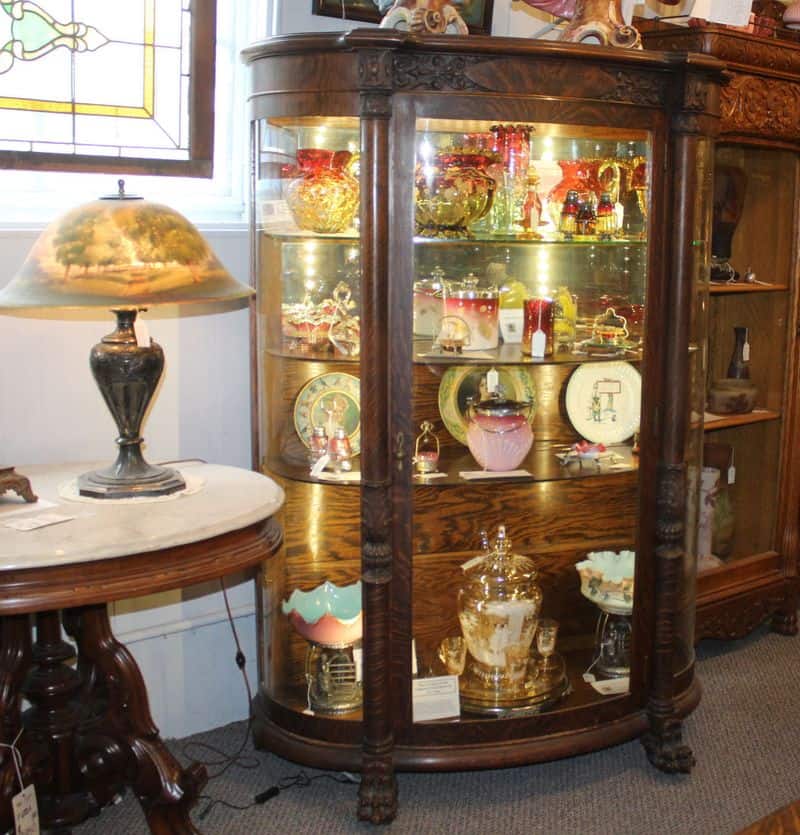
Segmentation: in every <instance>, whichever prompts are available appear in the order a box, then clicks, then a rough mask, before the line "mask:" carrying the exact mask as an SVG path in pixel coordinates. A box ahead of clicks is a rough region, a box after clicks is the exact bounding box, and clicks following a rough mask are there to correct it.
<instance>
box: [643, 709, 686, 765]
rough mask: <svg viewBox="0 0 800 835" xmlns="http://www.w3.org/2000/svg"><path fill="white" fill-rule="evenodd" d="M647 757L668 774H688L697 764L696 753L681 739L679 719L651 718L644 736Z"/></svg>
mask: <svg viewBox="0 0 800 835" xmlns="http://www.w3.org/2000/svg"><path fill="white" fill-rule="evenodd" d="M642 745H644V749H645V751H646V752H647V759H648V760H650V762H651V763H652V764H653V765H654V766H655V767H656V768H657V769H658V770H659V771H663V772H665V773H667V774H688V773H689V772H690V771H691V770H692V767H693V766H694V764H695V758H694V754H692V749H691V748H690V747H689V746H688V745H684V744H683V741H682V739H681V722H680V720H679V719H669V720H666V721H663V720H656V721H652V720H651V728H650V730H649V731H647V733H645V734H644V735H643V736H642Z"/></svg>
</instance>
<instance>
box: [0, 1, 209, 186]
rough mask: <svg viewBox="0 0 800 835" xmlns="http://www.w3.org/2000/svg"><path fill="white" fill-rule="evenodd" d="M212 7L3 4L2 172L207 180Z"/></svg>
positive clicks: (126, 3) (0, 48)
mask: <svg viewBox="0 0 800 835" xmlns="http://www.w3.org/2000/svg"><path fill="white" fill-rule="evenodd" d="M215 18H216V1H215V0H36V1H35V2H33V0H11V2H8V1H7V0H0V166H4V167H11V168H45V169H54V170H67V169H69V170H84V171H88V170H93V171H99V170H102V171H108V172H140V173H164V174H184V175H195V176H211V157H212V149H213V92H214V90H213V88H214V39H215Z"/></svg>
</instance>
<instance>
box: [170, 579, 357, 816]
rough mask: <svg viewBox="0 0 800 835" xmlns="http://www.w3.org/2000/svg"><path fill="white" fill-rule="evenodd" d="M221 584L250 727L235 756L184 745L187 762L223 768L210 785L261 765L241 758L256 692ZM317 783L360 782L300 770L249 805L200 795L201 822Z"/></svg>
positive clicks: (198, 745)
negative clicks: (233, 771) (195, 752)
mask: <svg viewBox="0 0 800 835" xmlns="http://www.w3.org/2000/svg"><path fill="white" fill-rule="evenodd" d="M219 584H220V588H221V589H222V597H223V600H224V601H225V611H226V612H227V615H228V623H229V624H230V627H231V632H232V634H233V642H234V644H235V645H236V655H235V661H236V666H237V667H238V668H239V670H240V671H241V673H242V678H243V679H244V686H245V689H246V690H247V728H246V730H245V733H244V737H243V739H242V742H241V744H240V745H239V748H238V750H237V751H236V752H235V753H234V754H228V753H226V752H225V751H223V750H221V749H220V748H217V747H215V746H214V745H209V744H208V743H207V742H187V743H186V744H185V745H184V746H183V754H184V756H185V757H187V758H188V759H190V760H193V761H194V762H197V763H199V764H201V765H204V766H213V767H217V766H221V768H219V770H218V771H215V772H214V773H213V774H209V776H208V780H209V782H211V781H212V780H216V779H217V778H218V777H221V776H222V775H223V774H225V772H226V771H227V770H228V769H229V768H231V766H233V765H236V766H237V767H238V768H241V769H245V770H253V769H255V768H258V767H259V766H260V765H261V763H260V761H259V760H258V758H257V757H251V756H242V752H243V751H244V749H245V747H246V746H247V743H248V741H249V739H250V731H251V730H252V726H253V711H252V704H253V693H252V689H251V687H250V678H249V676H248V675H247V669H246V664H247V659H246V657H245V654H244V652H242V645H241V643H240V642H239V634H238V632H237V631H236V624H235V623H234V620H233V614H232V612H231V606H230V602H229V600H228V590H227V588H226V587H225V580H224V578H222V577H220V580H219ZM191 748H196V749H199V750H203V751H210V752H212V753H213V754H214V755H216V756H215V758H214V759H208V758H206V759H202V758H200V757H192V756H190V754H189V753H188V752H189V750H190V749H191ZM315 780H331V781H333V782H334V783H358V782H359V780H358V777H356V776H355V775H353V774H351V773H350V772H348V771H342V772H338V773H329V772H323V773H320V774H313V775H308V774H306V772H305V771H299V772H298V773H297V774H293V775H290V776H288V777H283V778H281V779H280V780H279V781H278V782H277V783H275V785H272V786H270V787H269V788H267V789H264V791H262V792H259V793H258V794H257V795H255V797H254V798H253V800H252V801H251V802H250V803H248V804H246V805H240V804H237V803H231V802H230V801H228V800H223V799H222V798H219V797H211V796H210V795H207V794H201V795H200V796H199V797H198V800H207V801H208V803H207V805H206V806H204V807H203V809H202V810H201V811H200V812H199V813H198V819H199V820H204V819H205V818H207V817H208V816H209V814H211V811H212V810H213V809H214V808H215V807H216V806H224V807H225V808H226V809H230V810H232V811H235V812H244V811H246V810H247V809H252V808H253V806H259V805H261V804H263V803H266V802H267V801H268V800H272V798H274V797H277V796H278V795H279V794H280V793H281V792H284V791H288V790H289V789H293V788H306V787H308V786H310V785H311V783H312V782H314V781H315Z"/></svg>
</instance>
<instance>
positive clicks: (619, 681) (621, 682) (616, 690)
mask: <svg viewBox="0 0 800 835" xmlns="http://www.w3.org/2000/svg"><path fill="white" fill-rule="evenodd" d="M589 684H591V685H592V687H594V689H595V690H596V691H597V692H598V693H599V694H600V695H601V696H617V695H619V694H620V693H627V692H628V690H630V680H629V679H628V678H608V679H605V680H604V681H590V682H589Z"/></svg>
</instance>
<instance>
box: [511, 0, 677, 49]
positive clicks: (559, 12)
mask: <svg viewBox="0 0 800 835" xmlns="http://www.w3.org/2000/svg"><path fill="white" fill-rule="evenodd" d="M522 2H523V3H525V4H526V5H528V6H532V7H533V8H534V9H539V10H540V11H543V12H548V13H549V14H551V15H555V16H556V17H560V18H562V19H564V20H569V21H570V23H569V24H568V25H567V26H566V28H565V29H564V30H563V31H562V32H561V35H560V38H559V40H562V41H573V42H575V43H581V42H583V41H585V42H587V43H600V44H602V45H603V46H620V47H627V48H628V49H641V48H642V39H641V38H640V37H639V32H638V31H637V30H636V29H635V28H634V27H633V26H628V25H626V24H625V21H624V19H623V17H622V2H621V0H522ZM662 2H663V3H665V4H666V5H668V6H676V5H678V3H680V2H681V0H662Z"/></svg>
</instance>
